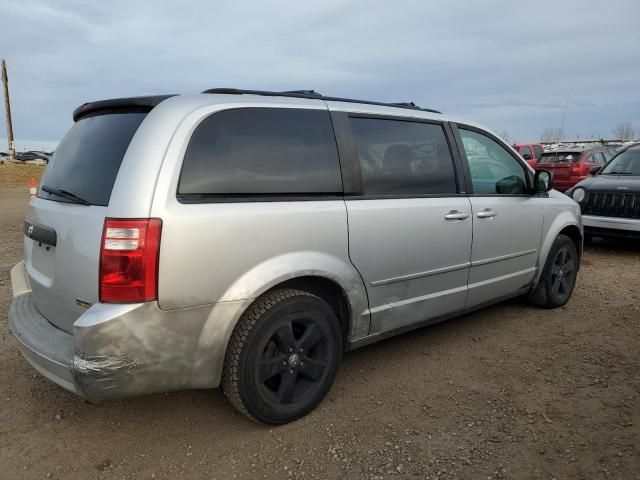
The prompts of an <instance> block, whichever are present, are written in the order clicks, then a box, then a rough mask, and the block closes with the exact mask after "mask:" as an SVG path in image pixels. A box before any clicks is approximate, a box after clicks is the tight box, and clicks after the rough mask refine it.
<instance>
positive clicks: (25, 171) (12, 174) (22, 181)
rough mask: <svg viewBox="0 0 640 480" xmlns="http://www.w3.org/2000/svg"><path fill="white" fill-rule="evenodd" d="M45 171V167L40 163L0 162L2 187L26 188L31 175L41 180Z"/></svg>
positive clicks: (0, 186) (37, 180) (0, 182)
mask: <svg viewBox="0 0 640 480" xmlns="http://www.w3.org/2000/svg"><path fill="white" fill-rule="evenodd" d="M43 172H44V167H42V166H39V165H30V164H28V163H9V162H5V163H0V188H7V187H18V188H26V187H27V184H28V182H29V178H30V177H33V178H34V179H35V180H36V182H39V181H40V177H41V176H42V173H43Z"/></svg>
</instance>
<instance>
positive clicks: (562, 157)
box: [537, 151, 582, 181]
mask: <svg viewBox="0 0 640 480" xmlns="http://www.w3.org/2000/svg"><path fill="white" fill-rule="evenodd" d="M580 155H582V152H575V151H574V152H545V153H543V154H542V157H540V160H539V161H538V166H537V168H538V169H542V170H549V171H551V172H553V176H554V179H555V180H556V181H558V180H559V181H568V180H569V177H570V175H571V166H572V164H574V163H576V162H577V161H578V160H579V159H580Z"/></svg>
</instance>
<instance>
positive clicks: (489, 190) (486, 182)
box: [460, 128, 527, 194]
mask: <svg viewBox="0 0 640 480" xmlns="http://www.w3.org/2000/svg"><path fill="white" fill-rule="evenodd" d="M460 136H461V137H462V144H463V145H464V150H465V153H466V155H467V160H468V162H469V170H470V172H471V181H472V183H473V192H474V193H479V194H483V193H484V194H522V193H526V191H527V180H526V176H525V170H524V167H523V166H522V164H521V163H520V162H519V161H518V160H516V159H515V158H513V157H512V156H511V154H510V153H509V151H508V150H507V149H506V148H504V147H503V146H502V145H501V144H499V143H498V142H496V141H495V140H493V139H492V138H489V137H487V136H486V135H483V134H481V133H477V132H474V131H471V130H465V129H462V128H461V129H460Z"/></svg>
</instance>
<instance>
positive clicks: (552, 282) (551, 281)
mask: <svg viewBox="0 0 640 480" xmlns="http://www.w3.org/2000/svg"><path fill="white" fill-rule="evenodd" d="M578 266H579V258H578V251H577V250H576V246H575V244H574V243H573V240H571V238H569V237H567V236H566V235H558V237H557V238H556V239H555V241H554V242H553V245H552V246H551V250H550V251H549V255H548V256H547V261H546V263H545V265H544V269H543V270H542V275H541V276H540V281H539V282H538V285H537V286H536V288H535V289H534V290H533V292H531V293H530V294H529V300H530V301H531V302H532V303H533V304H534V305H537V306H539V307H543V308H558V307H561V306H562V305H564V304H565V303H567V302H568V301H569V298H571V293H572V292H573V288H574V287H575V284H576V277H577V275H578Z"/></svg>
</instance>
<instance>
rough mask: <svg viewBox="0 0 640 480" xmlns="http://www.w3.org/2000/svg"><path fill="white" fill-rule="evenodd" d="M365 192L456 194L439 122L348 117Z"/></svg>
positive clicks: (452, 173)
mask: <svg viewBox="0 0 640 480" xmlns="http://www.w3.org/2000/svg"><path fill="white" fill-rule="evenodd" d="M351 124H352V128H353V133H354V136H355V139H356V145H357V149H358V158H359V161H360V169H361V172H362V185H363V190H364V192H363V193H364V194H365V195H421V194H443V193H457V187H456V179H455V174H454V171H453V162H452V160H451V154H450V152H449V146H448V144H447V140H446V137H445V134H444V131H443V129H442V126H441V125H433V124H429V123H418V122H410V121H401V120H383V119H373V118H352V119H351Z"/></svg>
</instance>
